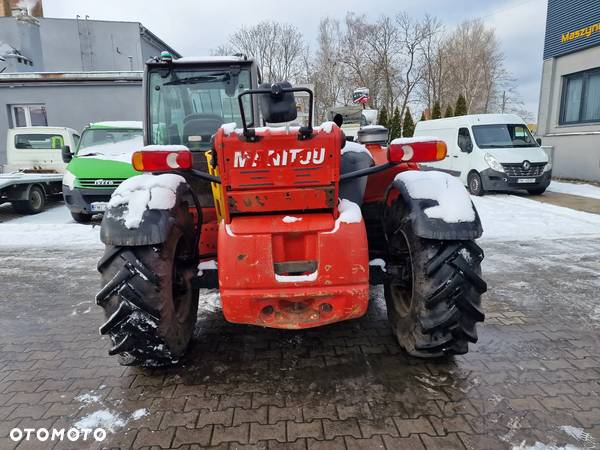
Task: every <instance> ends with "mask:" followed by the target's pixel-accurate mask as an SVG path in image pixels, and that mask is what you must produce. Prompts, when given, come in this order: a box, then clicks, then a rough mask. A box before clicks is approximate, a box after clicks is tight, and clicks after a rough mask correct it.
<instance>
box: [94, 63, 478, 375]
mask: <svg viewBox="0 0 600 450" xmlns="http://www.w3.org/2000/svg"><path fill="white" fill-rule="evenodd" d="M259 79H260V76H259V73H258V70H257V69H256V64H255V63H254V62H253V61H252V60H249V59H247V58H245V57H241V56H240V57H238V56H236V57H214V58H204V59H193V58H181V59H178V60H176V59H173V58H171V57H170V56H169V55H161V57H160V58H155V59H153V60H150V61H149V62H148V63H147V68H146V71H145V80H144V85H145V90H146V117H145V125H144V130H145V141H146V142H145V143H146V147H144V148H143V149H141V151H139V152H137V153H135V154H134V156H133V164H134V167H135V168H136V169H137V170H138V171H141V172H148V173H145V174H142V175H139V176H136V177H133V178H131V179H129V180H126V181H125V182H124V183H123V184H121V186H120V187H119V188H118V189H117V191H116V192H115V193H114V194H113V197H112V199H111V201H110V203H109V208H108V210H107V213H106V214H105V215H104V218H103V221H102V228H101V239H102V241H103V242H104V244H105V245H106V250H105V253H104V255H103V257H102V258H101V259H100V261H99V262H98V270H99V271H100V273H101V276H102V285H103V287H102V289H101V290H100V292H99V293H98V294H97V296H96V302H97V304H98V305H100V306H101V307H102V308H103V309H104V310H105V314H106V322H105V323H104V324H103V325H102V326H101V328H100V332H101V334H104V335H109V336H110V338H111V341H112V343H113V346H112V348H111V349H110V350H109V353H110V354H111V355H118V356H119V358H120V362H121V364H125V365H145V366H157V365H168V364H173V363H175V362H177V361H178V360H179V359H180V358H181V357H182V356H183V354H184V353H185V351H186V349H187V347H188V345H189V343H190V340H191V336H192V334H193V329H194V325H195V323H196V317H197V309H198V299H199V289H200V288H201V287H216V286H217V285H218V287H219V290H220V294H221V295H220V297H221V305H222V311H223V314H224V316H225V319H226V320H228V321H230V322H234V323H241V324H250V325H259V326H263V327H275V328H286V329H300V328H310V327H317V326H322V325H326V324H331V323H334V322H339V321H342V320H349V319H354V318H358V317H361V316H362V315H363V314H365V312H366V310H367V306H368V301H369V285H370V284H383V285H384V293H385V300H386V303H387V310H388V317H389V321H390V325H391V329H392V332H393V334H394V335H395V336H396V337H397V340H398V342H399V344H400V346H401V347H402V348H403V349H404V351H406V352H407V353H408V354H410V355H413V356H416V357H424V358H435V357H442V356H446V355H456V354H464V353H466V352H467V351H468V343H469V342H476V341H477V332H476V323H477V322H481V321H483V319H484V314H483V312H482V310H481V295H482V294H483V293H484V292H485V291H486V289H487V286H486V283H485V281H483V279H482V278H481V270H480V263H481V261H482V259H483V252H482V250H481V249H480V248H479V247H478V246H477V244H475V242H474V240H475V239H476V238H478V237H479V236H480V235H481V233H482V229H481V223H480V220H479V217H478V215H477V212H476V210H475V208H474V206H473V204H472V203H471V200H470V197H469V196H468V194H467V193H466V191H465V189H464V187H463V186H462V184H461V183H460V181H458V180H456V179H454V178H452V177H451V176H449V175H447V174H444V173H441V172H433V171H431V172H421V171H419V166H418V164H417V163H419V162H423V161H435V160H440V159H443V158H444V157H446V145H445V143H444V142H442V141H438V140H436V139H435V138H432V139H402V140H397V141H393V142H392V143H391V144H389V145H388V144H387V130H385V129H384V128H382V127H367V128H366V129H363V130H361V133H360V134H359V141H360V143H356V142H349V141H347V140H346V138H345V136H344V134H343V132H342V131H341V129H340V128H339V127H338V125H336V124H334V123H333V122H327V123H324V124H323V125H321V126H320V127H313V126H312V123H313V121H312V104H313V94H312V92H311V91H310V90H309V89H306V88H293V87H291V85H289V83H286V82H281V83H275V84H273V85H269V84H261V85H260V86H259V83H260V81H259ZM257 86H259V87H258V88H257ZM295 93H296V94H298V93H299V94H298V95H304V96H305V98H307V99H308V102H309V105H310V107H309V108H308V111H309V112H308V121H307V122H306V123H305V124H302V125H301V126H292V125H290V124H291V123H293V122H294V121H296V120H298V118H297V106H296V101H295V95H294V94H295ZM236 124H237V125H236ZM261 124H262V125H263V126H259V125H261ZM266 124H283V125H282V126H279V127H271V126H266ZM237 126H239V127H240V128H236V127H237ZM215 259H216V261H215ZM248 331H249V332H251V329H249V330H248Z"/></svg>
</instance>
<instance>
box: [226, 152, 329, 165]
mask: <svg viewBox="0 0 600 450" xmlns="http://www.w3.org/2000/svg"><path fill="white" fill-rule="evenodd" d="M324 161H325V148H315V149H306V148H292V149H289V150H257V151H255V152H248V151H238V152H235V153H234V154H233V167H235V168H248V167H283V166H298V165H300V166H318V165H320V164H323V162H324Z"/></svg>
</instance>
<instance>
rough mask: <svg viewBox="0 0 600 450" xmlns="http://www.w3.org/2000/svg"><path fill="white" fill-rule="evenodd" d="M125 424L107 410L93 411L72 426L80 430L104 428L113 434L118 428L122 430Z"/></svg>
mask: <svg viewBox="0 0 600 450" xmlns="http://www.w3.org/2000/svg"><path fill="white" fill-rule="evenodd" d="M125 424H126V422H125V421H124V420H123V418H121V416H119V414H117V413H113V412H112V411H109V410H108V409H103V410H100V411H95V412H93V413H91V414H88V415H87V416H85V417H83V418H82V419H80V420H79V421H78V422H76V423H75V424H74V426H75V428H78V429H80V430H84V429H96V428H104V429H105V430H108V431H110V432H111V433H114V432H115V431H116V430H118V429H119V428H123V427H124V426H125Z"/></svg>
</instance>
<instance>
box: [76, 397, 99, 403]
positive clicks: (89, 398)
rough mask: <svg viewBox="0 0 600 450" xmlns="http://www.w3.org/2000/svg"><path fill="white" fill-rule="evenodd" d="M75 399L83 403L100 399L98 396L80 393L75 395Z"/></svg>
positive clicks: (96, 401)
mask: <svg viewBox="0 0 600 450" xmlns="http://www.w3.org/2000/svg"><path fill="white" fill-rule="evenodd" d="M75 400H77V401H78V402H81V403H84V404H85V405H89V404H90V403H98V402H99V401H100V396H99V395H92V394H81V395H78V396H77V397H75Z"/></svg>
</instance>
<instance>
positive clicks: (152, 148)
mask: <svg viewBox="0 0 600 450" xmlns="http://www.w3.org/2000/svg"><path fill="white" fill-rule="evenodd" d="M140 151H142V152H189V151H190V149H189V148H187V147H186V146H185V145H146V146H145V147H142V148H141V149H140Z"/></svg>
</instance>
